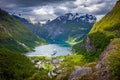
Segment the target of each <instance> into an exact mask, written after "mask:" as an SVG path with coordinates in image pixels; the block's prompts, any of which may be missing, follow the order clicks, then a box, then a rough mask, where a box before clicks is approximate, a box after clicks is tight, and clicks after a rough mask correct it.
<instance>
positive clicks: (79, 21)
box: [13, 13, 96, 44]
mask: <svg viewBox="0 0 120 80" xmlns="http://www.w3.org/2000/svg"><path fill="white" fill-rule="evenodd" d="M13 17H15V18H16V19H18V20H20V21H21V22H23V23H24V25H26V26H27V27H28V28H29V29H30V30H31V31H32V32H33V33H34V34H36V35H38V36H40V37H42V38H44V39H45V40H47V42H49V43H70V44H74V43H77V42H79V41H80V40H81V39H82V38H83V37H84V36H85V35H86V34H87V33H88V32H89V31H90V29H91V27H92V26H93V24H94V23H95V21H96V17H95V16H93V15H89V14H82V13H81V14H78V13H75V14H72V13H67V14H65V15H62V16H59V17H57V18H56V19H54V20H52V21H50V20H48V21H47V23H46V24H44V25H40V24H39V23H38V24H32V23H30V22H29V21H28V20H27V19H24V18H21V17H19V16H15V15H13Z"/></svg>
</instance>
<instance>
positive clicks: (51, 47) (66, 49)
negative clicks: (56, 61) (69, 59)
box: [25, 44, 72, 56]
mask: <svg viewBox="0 0 120 80" xmlns="http://www.w3.org/2000/svg"><path fill="white" fill-rule="evenodd" d="M34 50H35V51H34V52H29V53H26V54H25V55H26V56H51V54H53V53H54V51H56V54H55V56H65V55H69V54H71V53H72V50H71V47H70V46H66V45H59V44H48V45H44V46H38V47H36V48H35V49H34Z"/></svg>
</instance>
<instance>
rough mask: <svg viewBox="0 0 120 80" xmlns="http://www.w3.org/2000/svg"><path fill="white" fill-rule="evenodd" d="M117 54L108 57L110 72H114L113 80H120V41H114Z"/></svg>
mask: <svg viewBox="0 0 120 80" xmlns="http://www.w3.org/2000/svg"><path fill="white" fill-rule="evenodd" d="M113 43H114V44H116V45H115V46H114V49H115V52H113V53H111V54H110V55H109V56H108V60H109V62H108V64H109V66H110V71H111V72H112V80H120V39H115V40H114V41H113Z"/></svg>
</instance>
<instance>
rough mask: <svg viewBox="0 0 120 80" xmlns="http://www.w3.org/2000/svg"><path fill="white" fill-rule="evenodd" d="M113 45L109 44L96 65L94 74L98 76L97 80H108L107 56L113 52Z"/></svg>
mask: <svg viewBox="0 0 120 80" xmlns="http://www.w3.org/2000/svg"><path fill="white" fill-rule="evenodd" d="M114 51H115V49H114V43H112V42H111V43H110V44H109V46H108V47H107V49H106V50H105V51H104V52H103V53H102V54H101V55H100V57H99V62H98V64H97V65H96V71H95V73H94V74H98V75H99V80H110V76H111V74H110V71H109V65H108V64H107V63H108V59H107V56H108V55H109V54H110V53H112V52H114Z"/></svg>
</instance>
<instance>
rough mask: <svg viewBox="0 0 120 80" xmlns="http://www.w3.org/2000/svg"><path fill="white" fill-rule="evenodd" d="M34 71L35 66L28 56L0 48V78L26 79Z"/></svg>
mask: <svg viewBox="0 0 120 80" xmlns="http://www.w3.org/2000/svg"><path fill="white" fill-rule="evenodd" d="M34 72H35V70H34V66H33V64H32V63H31V62H30V61H29V59H28V58H27V57H25V56H23V55H21V54H20V53H17V52H12V51H10V50H7V49H0V80H24V79H26V78H28V77H30V76H32V74H33V73H34Z"/></svg>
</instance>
